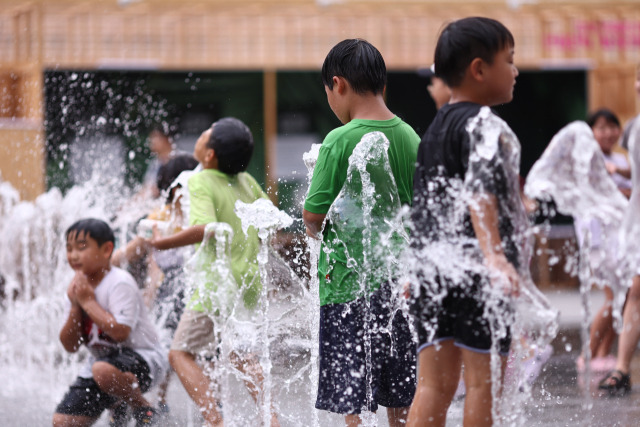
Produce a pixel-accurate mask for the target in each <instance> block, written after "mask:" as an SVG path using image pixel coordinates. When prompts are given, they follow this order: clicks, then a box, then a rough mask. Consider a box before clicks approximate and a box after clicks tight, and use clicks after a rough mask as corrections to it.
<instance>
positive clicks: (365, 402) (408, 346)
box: [316, 285, 416, 414]
mask: <svg viewBox="0 0 640 427" xmlns="http://www.w3.org/2000/svg"><path fill="white" fill-rule="evenodd" d="M390 299H391V291H390V289H389V287H388V285H383V287H382V288H381V289H380V290H378V291H376V292H375V293H374V294H373V295H372V296H371V298H370V300H369V302H367V301H366V300H365V299H364V298H359V299H357V300H355V301H352V302H348V303H344V304H328V305H324V306H322V307H320V373H319V381H318V398H317V401H316V408H318V409H323V410H327V411H331V412H337V413H339V414H359V413H361V412H362V411H375V410H377V408H378V405H381V406H385V407H388V408H402V407H406V406H410V405H411V401H412V399H413V395H414V393H415V383H416V374H415V363H416V357H415V342H414V341H413V339H412V335H411V331H410V330H409V323H408V321H407V319H406V318H405V317H404V315H403V314H402V312H400V311H396V312H395V313H392V310H391V308H390ZM392 314H393V322H390V320H391V316H392ZM368 343H370V345H369V344H368ZM368 360H370V363H367V361H368Z"/></svg>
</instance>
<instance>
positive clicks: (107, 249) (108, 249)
mask: <svg viewBox="0 0 640 427" xmlns="http://www.w3.org/2000/svg"><path fill="white" fill-rule="evenodd" d="M114 248H115V246H114V244H113V242H104V243H103V244H102V246H101V249H102V250H103V251H104V254H105V255H107V254H108V255H109V256H108V258H111V256H112V255H113V249H114Z"/></svg>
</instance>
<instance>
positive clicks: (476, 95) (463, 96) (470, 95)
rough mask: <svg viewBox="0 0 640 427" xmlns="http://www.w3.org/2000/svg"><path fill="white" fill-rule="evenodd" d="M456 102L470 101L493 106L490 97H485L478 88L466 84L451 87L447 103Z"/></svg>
mask: <svg viewBox="0 0 640 427" xmlns="http://www.w3.org/2000/svg"><path fill="white" fill-rule="evenodd" d="M458 102H472V103H474V104H479V105H485V106H489V107H491V106H493V105H492V102H491V99H490V98H489V97H487V96H486V95H485V94H484V93H483V91H481V90H479V88H475V87H469V86H467V85H464V84H463V86H460V87H457V88H452V89H451V99H450V100H449V104H456V103H458Z"/></svg>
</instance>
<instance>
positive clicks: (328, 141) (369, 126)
mask: <svg viewBox="0 0 640 427" xmlns="http://www.w3.org/2000/svg"><path fill="white" fill-rule="evenodd" d="M391 129H393V130H394V131H395V130H397V129H400V130H402V131H403V132H406V133H407V134H408V135H411V136H415V137H416V138H418V140H419V137H418V135H417V134H416V132H415V130H414V129H413V128H412V127H411V126H410V125H409V124H407V123H406V122H404V121H403V120H402V119H401V118H400V117H398V116H394V117H393V118H392V119H389V120H367V119H353V120H351V121H350V122H349V123H347V124H344V125H342V126H340V127H337V128H335V129H333V130H332V131H331V132H329V133H328V134H327V136H326V137H325V139H324V141H323V142H322V147H325V149H326V148H331V147H332V146H333V145H335V144H337V143H338V142H339V141H347V142H351V143H353V144H357V143H358V142H360V140H361V139H362V136H363V135H364V134H367V133H369V132H376V131H380V132H385V131H387V130H391Z"/></svg>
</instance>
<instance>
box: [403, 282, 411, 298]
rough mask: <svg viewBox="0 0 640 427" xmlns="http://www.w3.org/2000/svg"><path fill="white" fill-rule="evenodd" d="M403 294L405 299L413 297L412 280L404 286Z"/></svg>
mask: <svg viewBox="0 0 640 427" xmlns="http://www.w3.org/2000/svg"><path fill="white" fill-rule="evenodd" d="M402 296H404V299H409V298H411V282H406V283H405V284H404V285H403V286H402Z"/></svg>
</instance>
